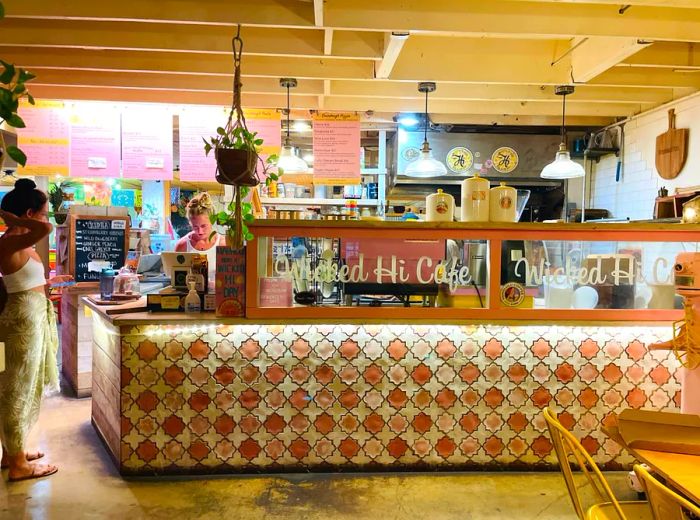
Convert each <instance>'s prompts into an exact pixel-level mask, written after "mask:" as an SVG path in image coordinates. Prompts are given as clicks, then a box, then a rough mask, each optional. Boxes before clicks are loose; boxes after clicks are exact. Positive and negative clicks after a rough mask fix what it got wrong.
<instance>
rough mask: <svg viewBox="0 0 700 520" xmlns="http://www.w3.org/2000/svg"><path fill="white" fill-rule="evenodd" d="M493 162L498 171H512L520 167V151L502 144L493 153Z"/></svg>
mask: <svg viewBox="0 0 700 520" xmlns="http://www.w3.org/2000/svg"><path fill="white" fill-rule="evenodd" d="M491 162H492V163H493V169H494V170H496V171H497V172H498V173H510V172H512V171H513V170H515V169H516V168H517V167H518V152H516V151H515V150H513V149H512V148H510V147H508V146H501V147H500V148H498V149H497V150H496V151H495V152H493V155H491Z"/></svg>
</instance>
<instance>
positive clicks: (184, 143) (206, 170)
mask: <svg viewBox="0 0 700 520" xmlns="http://www.w3.org/2000/svg"><path fill="white" fill-rule="evenodd" d="M227 118H228V113H227V111H226V109H224V108H223V107H222V108H214V107H186V108H183V109H182V111H181V112H180V115H179V119H180V180H182V181H199V182H214V181H215V175H216V159H215V158H214V151H213V150H212V151H211V152H209V155H206V154H205V153H204V141H203V140H202V138H204V139H207V140H209V138H210V137H211V136H212V135H216V129H217V128H218V127H220V126H224V125H225V124H226V119H227Z"/></svg>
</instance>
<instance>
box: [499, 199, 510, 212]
mask: <svg viewBox="0 0 700 520" xmlns="http://www.w3.org/2000/svg"><path fill="white" fill-rule="evenodd" d="M499 204H500V205H501V208H503V209H510V207H511V206H512V205H513V199H511V198H510V197H503V198H502V199H501V200H500V201H499Z"/></svg>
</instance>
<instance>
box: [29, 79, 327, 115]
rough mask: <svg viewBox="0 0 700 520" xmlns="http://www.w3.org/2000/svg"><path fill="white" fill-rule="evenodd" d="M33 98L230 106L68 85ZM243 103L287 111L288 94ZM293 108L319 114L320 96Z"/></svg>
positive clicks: (41, 90)
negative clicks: (316, 111)
mask: <svg viewBox="0 0 700 520" xmlns="http://www.w3.org/2000/svg"><path fill="white" fill-rule="evenodd" d="M32 94H33V95H35V96H36V97H37V98H42V99H66V100H90V101H124V102H139V103H177V104H183V105H219V106H229V105H230V104H231V94H230V93H228V92H194V91H187V90H155V89H153V90H151V89H134V88H114V87H108V88H105V87H77V86H65V85H35V86H34V87H33V88H32ZM242 102H243V104H244V105H245V106H246V107H250V108H280V109H281V108H283V107H285V106H286V104H287V97H286V94H252V93H251V94H245V93H244V94H243V97H242ZM290 104H291V106H292V107H293V108H296V109H303V110H317V109H318V97H317V96H293V97H292V98H291V100H290Z"/></svg>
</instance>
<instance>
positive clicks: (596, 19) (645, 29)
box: [324, 0, 700, 41]
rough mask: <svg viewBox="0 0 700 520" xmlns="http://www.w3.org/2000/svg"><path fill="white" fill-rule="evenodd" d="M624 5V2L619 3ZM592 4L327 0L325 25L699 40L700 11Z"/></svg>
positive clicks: (527, 35)
mask: <svg viewBox="0 0 700 520" xmlns="http://www.w3.org/2000/svg"><path fill="white" fill-rule="evenodd" d="M621 3H622V2H621ZM618 8H619V6H614V5H600V4H591V3H586V4H583V3H564V2H525V1H513V0H503V1H498V2H494V1H491V2H484V1H483V0H432V1H430V2H425V1H424V0H404V1H403V2H402V3H401V8H400V9H397V7H396V5H395V4H393V3H391V2H377V1H376V0H327V1H326V5H325V11H324V16H325V20H326V24H327V25H328V26H330V27H334V28H336V29H368V30H377V31H411V33H415V32H419V31H426V32H448V33H461V34H463V35H473V36H487V37H492V36H496V35H510V36H517V37H522V38H530V37H546V38H567V37H573V36H614V37H633V38H641V39H648V40H671V41H678V40H682V41H699V40H700V10H698V9H681V8H668V7H643V6H637V7H635V8H633V9H629V10H627V11H625V12H624V14H622V15H621V14H619V12H618Z"/></svg>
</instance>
